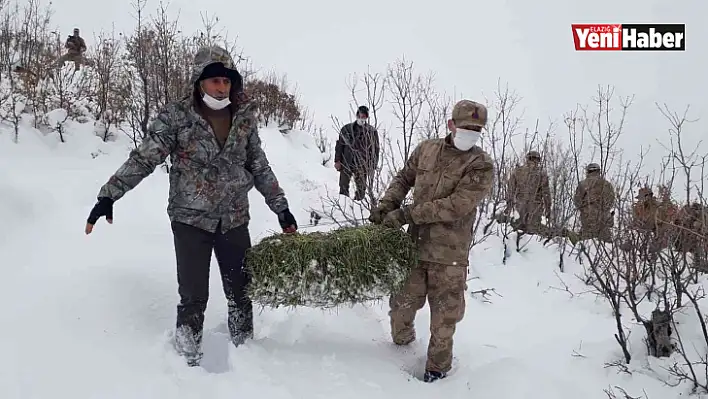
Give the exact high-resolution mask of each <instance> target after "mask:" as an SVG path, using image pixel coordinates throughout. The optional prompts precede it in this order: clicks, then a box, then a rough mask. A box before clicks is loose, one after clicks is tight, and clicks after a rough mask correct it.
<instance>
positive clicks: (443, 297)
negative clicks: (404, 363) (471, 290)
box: [389, 262, 467, 373]
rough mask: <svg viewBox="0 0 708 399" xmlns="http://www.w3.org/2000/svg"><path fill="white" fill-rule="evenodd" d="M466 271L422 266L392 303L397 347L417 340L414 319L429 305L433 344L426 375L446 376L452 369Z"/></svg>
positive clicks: (461, 311) (433, 264)
mask: <svg viewBox="0 0 708 399" xmlns="http://www.w3.org/2000/svg"><path fill="white" fill-rule="evenodd" d="M466 290H467V268H466V267H461V266H447V265H441V264H437V263H431V262H421V263H420V265H418V267H416V268H414V269H413V271H412V272H411V275H410V277H409V278H408V281H406V284H405V286H404V288H403V289H402V290H401V292H399V293H398V294H397V295H394V296H392V297H391V298H390V300H389V305H390V307H391V310H390V311H389V316H390V318H391V338H392V339H393V342H394V343H395V344H397V345H408V344H410V343H411V342H413V341H414V340H415V326H414V323H415V315H416V313H417V311H418V310H420V309H422V308H423V306H425V300H426V298H427V300H428V303H429V305H430V341H429V342H428V360H427V363H426V365H425V369H426V370H427V371H437V372H441V373H447V372H448V371H449V370H450V368H451V367H452V342H453V339H452V337H453V335H454V334H455V329H456V326H457V323H459V322H460V321H461V320H462V318H463V316H464V314H465V291H466Z"/></svg>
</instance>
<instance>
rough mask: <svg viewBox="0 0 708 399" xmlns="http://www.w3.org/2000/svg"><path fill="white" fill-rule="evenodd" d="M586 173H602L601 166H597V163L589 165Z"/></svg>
mask: <svg viewBox="0 0 708 399" xmlns="http://www.w3.org/2000/svg"><path fill="white" fill-rule="evenodd" d="M585 171H586V172H599V171H600V165H598V164H596V163H595V162H593V163H589V164H588V166H586V167H585Z"/></svg>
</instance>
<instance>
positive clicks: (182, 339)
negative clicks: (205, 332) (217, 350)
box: [174, 326, 203, 367]
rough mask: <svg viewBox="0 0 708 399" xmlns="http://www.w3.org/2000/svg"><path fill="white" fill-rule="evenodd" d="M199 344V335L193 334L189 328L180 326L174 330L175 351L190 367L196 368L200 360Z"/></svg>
mask: <svg viewBox="0 0 708 399" xmlns="http://www.w3.org/2000/svg"><path fill="white" fill-rule="evenodd" d="M200 343H201V333H198V334H194V333H193V332H192V329H191V328H190V327H189V326H180V327H177V329H176V330H175V337H174V346H175V351H177V354H179V355H180V356H182V357H184V358H185V359H186V360H187V365H189V366H190V367H194V366H198V365H199V362H200V361H201V360H202V356H203V353H202V351H201V345H200Z"/></svg>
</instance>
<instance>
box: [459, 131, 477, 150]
mask: <svg viewBox="0 0 708 399" xmlns="http://www.w3.org/2000/svg"><path fill="white" fill-rule="evenodd" d="M481 135H482V132H476V131H474V130H466V129H457V130H456V131H455V137H454V138H453V142H454V143H455V147H457V149H458V150H462V151H467V150H469V149H470V148H472V147H473V146H474V145H475V144H477V142H478V141H479V137H480V136H481Z"/></svg>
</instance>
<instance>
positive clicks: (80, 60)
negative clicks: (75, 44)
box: [56, 53, 92, 71]
mask: <svg viewBox="0 0 708 399" xmlns="http://www.w3.org/2000/svg"><path fill="white" fill-rule="evenodd" d="M67 61H70V62H73V63H74V70H76V71H78V70H79V69H80V67H81V65H82V64H83V65H88V66H91V65H92V63H91V62H90V61H89V60H88V59H87V58H85V57H84V56H83V55H81V54H76V53H66V54H64V55H62V56H61V57H59V58H58V59H57V61H56V67H57V68H61V67H63V66H64V64H65V63H66V62H67Z"/></svg>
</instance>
